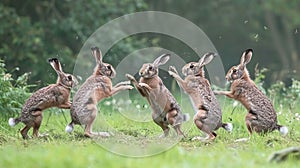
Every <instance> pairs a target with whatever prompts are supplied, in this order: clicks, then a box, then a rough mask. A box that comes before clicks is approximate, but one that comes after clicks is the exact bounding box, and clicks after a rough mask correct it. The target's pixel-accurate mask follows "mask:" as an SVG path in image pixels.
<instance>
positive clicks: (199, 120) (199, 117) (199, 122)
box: [193, 110, 217, 142]
mask: <svg viewBox="0 0 300 168" xmlns="http://www.w3.org/2000/svg"><path fill="white" fill-rule="evenodd" d="M205 118H206V111H205V110H199V111H198V112H197V114H196V115H195V116H194V123H195V125H196V126H197V128H198V129H200V130H201V131H203V132H204V133H206V135H207V136H206V137H204V138H203V137H195V138H193V139H197V140H200V141H205V142H206V141H212V140H214V139H215V138H216V136H217V134H216V133H215V132H213V131H211V129H210V128H209V127H208V126H207V125H206V124H204V123H203V119H205Z"/></svg>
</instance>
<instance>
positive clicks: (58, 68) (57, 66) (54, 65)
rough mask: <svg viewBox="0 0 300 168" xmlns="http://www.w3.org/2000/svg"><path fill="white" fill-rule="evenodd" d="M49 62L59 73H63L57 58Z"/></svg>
mask: <svg viewBox="0 0 300 168" xmlns="http://www.w3.org/2000/svg"><path fill="white" fill-rule="evenodd" d="M48 62H49V63H50V65H51V66H52V68H53V69H54V70H55V71H56V72H57V73H63V71H62V68H61V65H60V62H59V61H58V59H57V58H50V59H49V60H48Z"/></svg>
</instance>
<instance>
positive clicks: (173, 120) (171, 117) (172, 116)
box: [166, 110, 184, 135]
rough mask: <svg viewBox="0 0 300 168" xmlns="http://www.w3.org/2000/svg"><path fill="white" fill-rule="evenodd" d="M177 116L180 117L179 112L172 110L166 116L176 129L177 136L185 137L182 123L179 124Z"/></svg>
mask: <svg viewBox="0 0 300 168" xmlns="http://www.w3.org/2000/svg"><path fill="white" fill-rule="evenodd" d="M176 116H178V111H177V110H172V111H169V112H168V113H167V115H166V118H167V121H168V123H169V124H170V125H172V126H173V128H174V129H175V131H176V133H177V135H184V134H183V132H182V130H181V123H180V121H179V122H178V121H177V120H178V119H177V118H176Z"/></svg>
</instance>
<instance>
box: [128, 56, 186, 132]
mask: <svg viewBox="0 0 300 168" xmlns="http://www.w3.org/2000/svg"><path fill="white" fill-rule="evenodd" d="M169 58H170V55H169V54H163V55H161V56H160V57H158V58H157V59H155V61H154V62H153V63H146V64H143V66H142V67H141V69H140V71H139V75H140V76H141V78H140V80H139V82H137V81H136V79H135V78H134V77H133V76H131V75H129V74H126V76H127V78H128V79H129V80H130V81H131V82H132V83H133V85H134V86H135V87H136V89H137V90H138V91H139V92H140V94H141V95H142V96H143V97H146V98H147V100H148V102H149V104H150V106H151V108H152V110H153V112H152V119H153V121H154V122H155V123H156V124H157V125H159V126H160V127H161V128H162V130H163V132H164V133H163V134H162V135H161V136H160V137H166V136H168V135H169V130H170V128H169V125H171V126H172V127H173V128H174V129H175V131H176V133H177V135H180V136H181V135H183V136H184V134H183V132H182V130H181V124H182V122H183V121H187V120H188V118H189V116H188V114H185V115H183V114H182V112H181V109H180V106H179V104H178V103H177V102H176V100H175V98H174V97H173V95H172V94H171V93H170V91H169V90H168V89H167V87H166V86H165V85H164V84H163V81H162V80H161V79H160V77H159V76H158V66H160V65H163V64H165V63H166V62H167V61H168V60H169Z"/></svg>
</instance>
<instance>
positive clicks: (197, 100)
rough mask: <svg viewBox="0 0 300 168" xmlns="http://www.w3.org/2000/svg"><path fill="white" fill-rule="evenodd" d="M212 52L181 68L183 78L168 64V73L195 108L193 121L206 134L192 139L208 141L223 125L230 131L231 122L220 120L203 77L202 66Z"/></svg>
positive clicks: (211, 94) (207, 82) (211, 56)
mask: <svg viewBox="0 0 300 168" xmlns="http://www.w3.org/2000/svg"><path fill="white" fill-rule="evenodd" d="M214 57H215V54H214V53H206V54H205V55H204V56H203V57H202V58H201V59H200V60H199V61H198V62H190V63H188V64H186V65H185V66H184V67H183V68H182V73H183V74H184V76H185V79H184V80H183V79H182V78H181V77H180V76H179V74H178V72H177V70H176V69H175V67H173V66H170V68H169V74H170V75H171V76H173V77H174V78H175V80H176V81H177V83H178V85H179V86H180V87H181V88H182V89H183V90H184V92H185V93H187V94H188V95H189V97H190V100H191V102H192V104H193V108H194V110H195V116H194V123H195V125H196V126H197V128H198V129H200V130H201V131H203V132H204V133H206V134H207V136H206V137H204V138H203V137H195V138H193V139H196V140H200V141H204V142H208V141H212V140H214V139H215V138H216V136H217V134H216V133H215V131H216V130H217V129H219V128H220V127H223V128H224V129H226V130H227V131H232V124H231V123H223V122H222V112H221V108H220V106H219V103H218V101H217V99H216V97H215V95H214V94H213V92H212V90H211V87H210V84H209V81H208V80H207V79H206V78H205V76H204V75H205V72H204V66H205V65H206V64H208V63H210V62H211V61H212V59H213V58H214Z"/></svg>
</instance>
